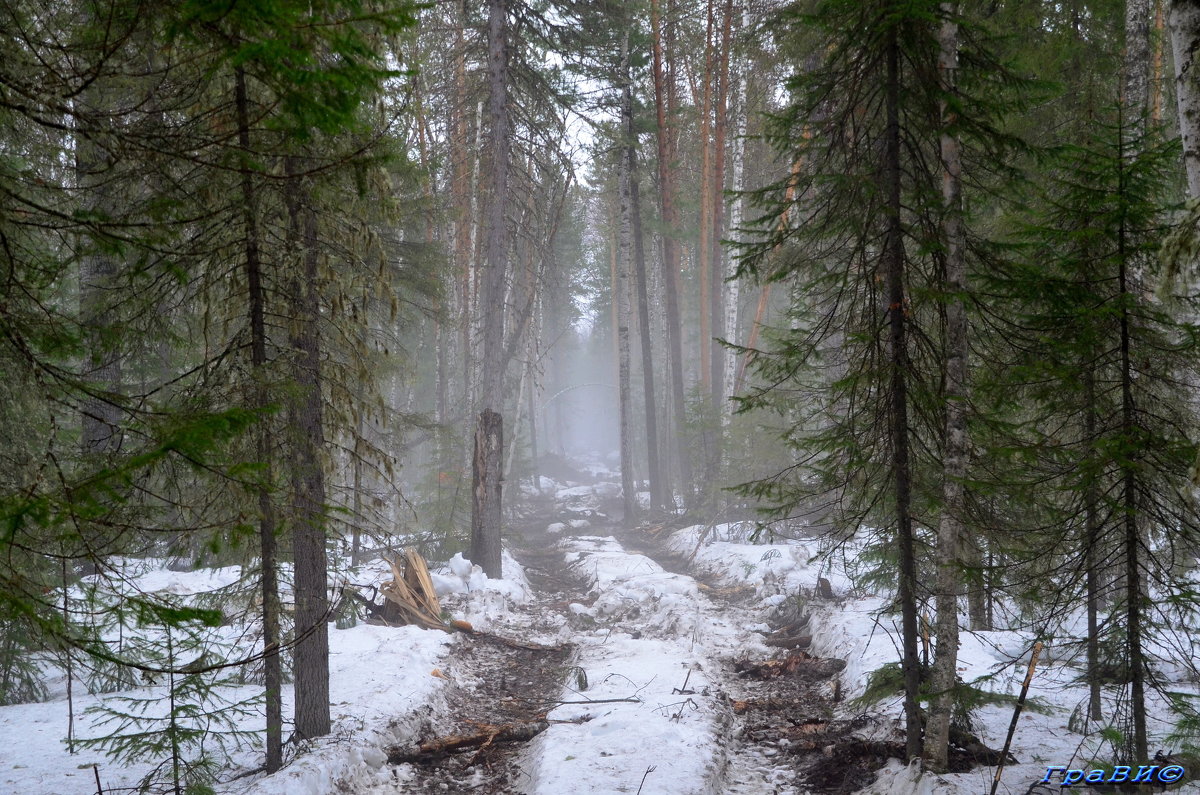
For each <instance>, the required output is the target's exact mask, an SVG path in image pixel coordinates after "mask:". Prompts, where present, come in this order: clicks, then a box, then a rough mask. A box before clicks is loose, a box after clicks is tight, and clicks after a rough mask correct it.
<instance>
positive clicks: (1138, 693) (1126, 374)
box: [1117, 147, 1149, 761]
mask: <svg viewBox="0 0 1200 795" xmlns="http://www.w3.org/2000/svg"><path fill="white" fill-rule="evenodd" d="M1123 148H1124V147H1122V149H1123ZM1125 158H1126V153H1125V152H1124V151H1121V152H1120V158H1119V163H1120V165H1119V166H1118V167H1119V168H1120V169H1121V173H1120V174H1119V180H1120V181H1119V185H1120V188H1119V195H1120V196H1121V197H1124V194H1125V190H1126V186H1125V174H1124V165H1125ZM1117 255H1118V257H1119V258H1120V263H1119V266H1118V274H1117V278H1118V288H1119V290H1120V295H1119V297H1118V300H1120V302H1121V304H1120V306H1121V435H1122V437H1123V440H1122V441H1123V445H1124V447H1125V449H1126V452H1123V453H1122V456H1128V455H1129V453H1128V452H1127V451H1128V450H1129V449H1130V448H1131V447H1132V446H1133V444H1134V441H1133V439H1134V433H1135V427H1134V411H1135V407H1134V404H1133V378H1134V374H1133V362H1132V357H1131V354H1130V336H1131V334H1130V318H1129V297H1130V296H1131V295H1133V294H1134V293H1135V290H1134V289H1133V288H1132V285H1131V284H1130V273H1129V270H1130V269H1129V262H1128V260H1129V253H1128V247H1127V245H1126V229H1125V222H1124V221H1122V222H1121V226H1120V228H1119V229H1118V233H1117ZM1121 468H1122V469H1123V470H1124V475H1123V478H1122V495H1121V510H1122V512H1123V513H1124V517H1123V518H1124V526H1125V538H1124V546H1125V622H1126V626H1125V631H1126V643H1127V644H1128V648H1129V669H1130V670H1129V702H1130V703H1129V709H1130V711H1131V712H1132V714H1133V748H1132V752H1133V753H1132V759H1133V760H1137V761H1141V760H1143V759H1147V758H1148V757H1147V754H1148V753H1149V749H1148V741H1147V737H1146V693H1145V687H1146V685H1145V676H1146V669H1145V663H1144V661H1143V659H1142V588H1141V568H1140V563H1139V555H1140V549H1141V536H1140V534H1139V532H1138V498H1137V475H1136V470H1135V467H1134V462H1133V461H1129V460H1127V459H1124V458H1123V460H1122V461H1121Z"/></svg>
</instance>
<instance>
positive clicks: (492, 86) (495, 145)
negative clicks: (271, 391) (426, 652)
mask: <svg viewBox="0 0 1200 795" xmlns="http://www.w3.org/2000/svg"><path fill="white" fill-rule="evenodd" d="M487 40H488V85H489V98H488V117H489V120H490V122H491V129H490V131H489V151H490V152H491V158H492V161H491V175H492V179H491V193H490V195H489V197H488V202H489V205H488V230H487V243H486V246H487V264H486V266H485V268H484V277H483V294H482V295H481V296H480V302H479V304H480V310H481V311H482V312H483V326H482V332H483V340H482V348H483V357H482V368H483V373H482V379H481V384H480V386H481V389H480V403H481V406H482V408H483V409H484V410H485V412H484V414H481V415H480V427H481V428H482V427H483V426H484V425H487V427H489V428H491V427H492V425H493V424H494V425H495V427H496V428H497V429H499V427H500V424H499V423H500V419H499V416H498V412H499V411H502V410H503V408H504V370H505V367H504V365H505V362H504V361H503V356H502V349H503V345H504V313H505V303H504V296H505V282H506V277H507V274H508V249H509V231H508V218H507V216H506V213H505V209H506V206H507V204H508V201H509V196H508V190H509V185H508V170H509V159H510V152H509V118H508V2H507V0H490V2H489V3H488V39H487ZM487 410H491V411H494V412H497V417H496V419H495V420H491V419H490V418H489V419H485V417H487ZM489 433H490V431H489ZM489 438H490V437H489ZM501 450H502V448H500V447H496V448H493V447H492V446H491V445H490V444H486V445H484V446H483V447H482V448H480V447H479V445H478V444H476V455H477V456H478V455H479V454H482V455H485V456H487V455H491V454H492V453H493V451H494V453H495V455H497V456H499V455H500V454H501ZM477 463H478V462H477ZM502 464H503V462H502V461H501V460H499V459H497V460H496V461H495V462H492V461H485V462H483V466H482V468H480V467H476V468H475V471H476V472H478V471H483V472H488V473H490V472H492V471H493V470H494V471H495V472H496V473H497V478H499V472H500V469H501V467H502ZM474 491H475V494H476V496H477V499H476V502H475V503H473V511H474V512H473V514H472V521H471V526H472V528H473V531H474V532H473V533H472V539H471V560H472V561H474V562H475V563H476V564H478V565H480V566H482V567H483V571H484V573H485V574H487V576H489V577H494V578H499V577H500V576H501V574H500V515H501V511H500V504H499V500H500V499H501V492H500V481H499V479H497V481H496V487H495V488H490V487H488V486H487V484H484V483H481V482H479V481H476V482H475V483H474ZM479 497H482V498H483V499H484V500H485V501H486V500H493V499H494V500H496V501H497V504H496V505H490V504H487V503H486V502H485V503H483V504H481V503H480V502H479V499H478V498H479Z"/></svg>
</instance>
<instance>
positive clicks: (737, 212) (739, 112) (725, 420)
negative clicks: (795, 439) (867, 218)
mask: <svg viewBox="0 0 1200 795" xmlns="http://www.w3.org/2000/svg"><path fill="white" fill-rule="evenodd" d="M748 14H749V12H748V10H747V9H745V8H743V10H742V28H743V29H746V28H747V27H749V24H748V22H749V17H748ZM747 77H748V75H747V70H746V64H745V59H744V56H742V57H739V59H738V61H737V67H736V75H735V78H734V84H733V94H734V103H735V104H734V108H735V110H734V123H733V163H732V167H733V193H734V197H733V203H732V205H731V206H730V208H729V233H730V237H731V238H734V239H736V236H737V233H738V232H737V230H738V228H739V227H741V225H742V218H743V208H744V206H745V203H744V200H743V199H742V197H741V196H740V194H741V192H742V191H743V190H745V187H746V184H745V159H746V117H747V102H748V100H749V93H750V92H749V91H748V90H747V86H746V82H747ZM739 92H740V95H739ZM735 273H737V261H736V259H735V258H734V256H733V254H732V253H731V254H730V255H729V256H728V258H727V259H726V261H725V296H724V304H725V339H727V340H729V341H730V342H732V343H736V342H737V340H738V300H739V298H740V287H741V285H740V284H739V280H738V279H735V278H734V274H735ZM737 361H738V357H737V352H736V351H735V350H733V349H732V348H726V349H725V362H724V365H723V367H722V370H723V372H724V375H725V384H724V387H723V393H724V397H725V398H726V399H725V400H724V401H723V403H722V405H721V407H720V409H721V424H722V425H728V424H729V420H730V418H731V416H732V414H733V403H732V402H731V401H730V400H729V398H732V397H733V396H734V395H735V394H737Z"/></svg>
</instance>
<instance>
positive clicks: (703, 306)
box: [692, 0, 716, 492]
mask: <svg viewBox="0 0 1200 795" xmlns="http://www.w3.org/2000/svg"><path fill="white" fill-rule="evenodd" d="M715 5H716V0H708V2H707V8H708V23H707V26H706V27H705V30H704V74H703V75H702V76H701V77H702V80H703V87H702V88H701V91H702V96H703V99H702V100H701V103H700V125H699V126H700V241H699V245H698V249H697V252H696V253H697V257H696V259H697V264H698V268H697V279H698V280H699V281H700V305H699V307H698V309H699V315H700V340H699V342H700V351H699V356H700V386H701V390H702V393H703V394H704V395H705V397H706V398H707V397H708V396H709V395H710V394H711V392H712V346H713V341H712V327H711V322H710V321H711V320H712V313H711V312H710V311H709V307H710V305H711V301H710V295H711V293H712V244H711V241H712V216H713V200H712V182H713V173H712V163H713V157H712V150H713V142H712V134H713V125H712V105H713V96H712V95H713V90H712V89H713V80H714V79H715V77H716V75H715V69H714V68H713V60H714V58H715V54H714V42H713V38H714V36H715V32H714V28H715V26H716V9H715ZM692 101H693V102H694V101H695V98H694V97H693V100H692ZM707 435H708V434H707V433H706V434H705V436H707ZM707 446H708V445H707V444H706V445H705V447H707ZM705 458H706V461H705V465H706V469H707V468H708V465H709V463H710V461H709V460H708V458H709V457H708V456H707V455H706V456H705ZM711 474H712V473H711V472H707V471H706V472H705V473H704V475H705V481H707V480H708V478H709V477H710V476H711ZM707 487H708V483H707V482H705V483H704V485H703V486H702V489H701V490H702V492H703V491H706V490H707Z"/></svg>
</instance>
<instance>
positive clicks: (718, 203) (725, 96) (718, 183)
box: [707, 0, 733, 480]
mask: <svg viewBox="0 0 1200 795" xmlns="http://www.w3.org/2000/svg"><path fill="white" fill-rule="evenodd" d="M732 48H733V0H725V10H724V12H723V15H722V19H721V39H720V47H719V52H718V58H717V73H716V76H715V77H714V80H715V81H716V84H717V101H716V108H715V116H714V118H713V167H712V184H711V188H712V201H711V207H712V235H711V237H710V238H709V245H710V247H711V249H712V251H711V253H710V254H709V261H710V263H711V266H710V278H711V284H710V287H709V292H708V310H707V311H708V313H709V315H710V316H711V317H712V324H711V328H712V335H713V337H717V336H718V335H721V334H723V332H724V321H725V313H724V309H723V307H724V301H723V298H724V292H725V269H724V267H722V263H723V260H722V253H723V251H724V247H723V246H722V245H721V240H722V238H724V237H725V136H726V130H727V127H728V121H729V80H730V72H729V63H730V50H731V49H732ZM709 357H710V364H709V370H710V372H711V373H712V384H711V387H712V390H711V393H710V399H711V400H712V408H713V412H714V416H718V417H719V416H721V414H722V413H723V409H724V403H725V375H724V373H723V372H722V365H723V364H724V363H725V351H724V349H723V348H722V347H721V346H720V345H718V344H717V343H716V342H715V341H714V342H713V343H712V344H711V346H710V347H709ZM723 427H724V426H723V425H719V426H717V427H716V429H715V435H716V439H715V442H714V444H713V449H712V453H711V457H712V463H711V466H710V468H711V472H710V473H709V478H710V480H711V479H713V478H716V477H717V473H718V472H719V470H720V466H721V429H722V428H723Z"/></svg>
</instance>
